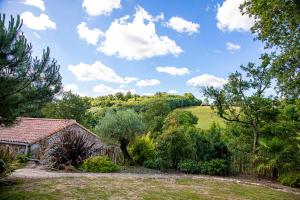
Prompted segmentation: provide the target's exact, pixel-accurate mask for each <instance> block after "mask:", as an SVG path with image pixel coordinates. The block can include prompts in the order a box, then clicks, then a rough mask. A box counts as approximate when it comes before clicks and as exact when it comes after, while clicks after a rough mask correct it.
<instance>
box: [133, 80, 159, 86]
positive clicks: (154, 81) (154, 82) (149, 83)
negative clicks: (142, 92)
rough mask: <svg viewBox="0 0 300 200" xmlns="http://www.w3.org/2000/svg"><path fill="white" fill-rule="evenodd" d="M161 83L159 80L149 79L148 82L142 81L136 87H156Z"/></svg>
mask: <svg viewBox="0 0 300 200" xmlns="http://www.w3.org/2000/svg"><path fill="white" fill-rule="evenodd" d="M159 84H160V81H159V80H157V79H148V80H140V81H138V82H137V83H136V86H138V87H149V86H155V85H159Z"/></svg>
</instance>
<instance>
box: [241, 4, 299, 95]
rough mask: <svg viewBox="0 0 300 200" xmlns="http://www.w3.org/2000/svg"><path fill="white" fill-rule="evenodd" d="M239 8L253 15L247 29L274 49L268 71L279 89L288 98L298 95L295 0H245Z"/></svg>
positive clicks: (297, 8) (297, 17) (297, 9)
mask: <svg viewBox="0 0 300 200" xmlns="http://www.w3.org/2000/svg"><path fill="white" fill-rule="evenodd" d="M241 10H242V12H243V13H247V14H249V15H250V16H252V17H254V18H255V19H256V20H255V23H254V26H253V27H252V28H251V31H252V33H254V35H255V37H256V39H258V40H261V41H262V42H264V43H265V48H268V49H270V50H272V51H273V50H276V53H273V54H272V55H271V56H270V57H272V70H273V72H274V73H273V74H274V76H275V77H276V78H277V80H278V81H277V83H278V86H279V88H280V90H281V92H282V93H283V94H284V95H285V96H286V97H289V98H295V99H296V98H299V96H300V87H299V85H300V74H299V66H300V59H299V57H300V42H299V41H300V29H299V27H300V6H299V1H298V0H286V1H283V0H272V1H269V0H247V1H245V3H244V4H243V5H242V7H241Z"/></svg>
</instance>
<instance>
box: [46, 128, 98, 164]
mask: <svg viewBox="0 0 300 200" xmlns="http://www.w3.org/2000/svg"><path fill="white" fill-rule="evenodd" d="M94 146H95V143H94V142H93V141H91V139H90V138H89V136H88V135H87V134H82V133H81V132H79V131H77V130H66V131H64V132H62V133H61V135H60V136H59V137H57V138H55V139H54V140H53V141H51V143H50V144H49V146H48V147H47V149H46V150H45V155H44V160H43V161H42V163H43V164H45V165H46V166H48V167H50V168H55V169H63V168H64V167H65V166H69V165H70V166H74V167H78V166H79V165H81V164H82V162H83V160H84V159H86V158H88V157H89V156H91V155H92V153H93V151H94Z"/></svg>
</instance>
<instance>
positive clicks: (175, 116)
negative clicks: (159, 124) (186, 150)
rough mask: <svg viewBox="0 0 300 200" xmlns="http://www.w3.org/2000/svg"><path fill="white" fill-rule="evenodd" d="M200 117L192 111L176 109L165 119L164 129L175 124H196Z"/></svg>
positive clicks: (186, 125) (187, 125)
mask: <svg viewBox="0 0 300 200" xmlns="http://www.w3.org/2000/svg"><path fill="white" fill-rule="evenodd" d="M197 122H198V118H197V117H196V116H194V115H193V114H192V113H191V112H189V111H185V110H178V109H177V110H174V111H172V112H171V113H169V114H168V115H167V117H166V119H165V121H164V126H163V129H168V128H170V127H174V126H184V127H189V126H194V125H195V124H197Z"/></svg>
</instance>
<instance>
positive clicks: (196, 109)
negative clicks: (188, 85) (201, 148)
mask: <svg viewBox="0 0 300 200" xmlns="http://www.w3.org/2000/svg"><path fill="white" fill-rule="evenodd" d="M182 109H183V110H187V111H190V112H192V113H193V114H194V115H195V116H197V117H198V125H197V126H198V127H199V128H202V129H208V128H209V127H210V125H211V124H212V123H213V122H216V123H218V124H220V125H221V126H223V125H224V121H223V119H221V118H220V117H218V116H217V114H216V113H215V111H213V110H212V109H211V108H210V107H209V106H192V107H187V108H182Z"/></svg>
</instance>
